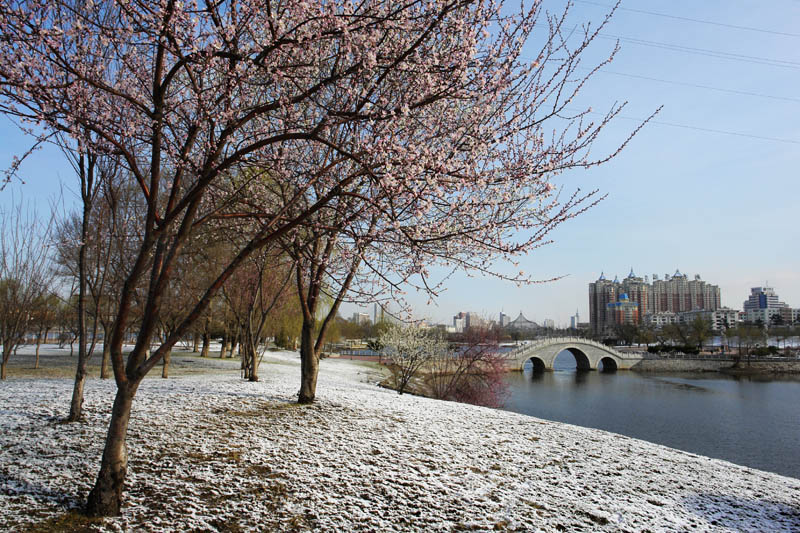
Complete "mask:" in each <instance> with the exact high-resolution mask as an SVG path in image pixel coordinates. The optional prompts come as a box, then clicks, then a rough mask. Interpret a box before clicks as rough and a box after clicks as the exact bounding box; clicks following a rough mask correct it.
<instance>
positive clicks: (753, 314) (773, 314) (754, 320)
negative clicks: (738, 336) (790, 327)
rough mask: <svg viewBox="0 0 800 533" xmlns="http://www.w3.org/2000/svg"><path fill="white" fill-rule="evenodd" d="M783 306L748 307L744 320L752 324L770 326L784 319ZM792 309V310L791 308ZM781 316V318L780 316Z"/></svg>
mask: <svg viewBox="0 0 800 533" xmlns="http://www.w3.org/2000/svg"><path fill="white" fill-rule="evenodd" d="M782 310H783V308H781V307H766V308H764V309H748V310H747V311H745V312H744V321H745V322H748V323H750V324H761V325H763V326H769V325H771V324H773V323H774V322H775V321H778V320H783V317H782V316H781V311H782ZM790 311H791V310H790ZM778 317H780V319H779V318H778Z"/></svg>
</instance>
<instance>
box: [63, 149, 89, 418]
mask: <svg viewBox="0 0 800 533" xmlns="http://www.w3.org/2000/svg"><path fill="white" fill-rule="evenodd" d="M80 166H81V187H82V191H83V192H82V195H83V220H82V222H81V246H80V249H79V251H78V366H77V369H76V370H75V386H74V387H73V388H72V401H71V402H70V405H69V416H68V417H67V422H76V421H78V420H79V419H80V417H81V412H82V411H83V388H84V386H85V385H86V365H87V364H88V362H89V358H88V356H87V355H88V354H87V353H86V236H87V235H88V234H89V212H90V211H91V203H90V200H89V199H88V198H89V197H88V192H90V189H91V187H92V182H91V181H88V182H87V176H86V175H85V174H84V167H83V156H81V160H80ZM91 172H92V169H91V166H90V168H89V173H90V175H91ZM89 179H91V178H89ZM71 350H72V345H71V344H70V351H71Z"/></svg>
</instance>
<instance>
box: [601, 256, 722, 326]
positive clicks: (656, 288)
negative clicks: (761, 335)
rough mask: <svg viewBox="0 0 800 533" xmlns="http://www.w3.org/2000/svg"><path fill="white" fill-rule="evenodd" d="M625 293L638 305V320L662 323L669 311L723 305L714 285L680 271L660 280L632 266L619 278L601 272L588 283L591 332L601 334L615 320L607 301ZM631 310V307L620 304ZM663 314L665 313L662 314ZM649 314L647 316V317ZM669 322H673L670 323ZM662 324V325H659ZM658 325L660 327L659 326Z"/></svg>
mask: <svg viewBox="0 0 800 533" xmlns="http://www.w3.org/2000/svg"><path fill="white" fill-rule="evenodd" d="M622 294H625V295H627V302H628V303H629V304H632V303H635V304H636V307H637V314H638V318H637V320H639V319H641V320H642V322H645V323H647V322H650V323H653V324H661V323H663V322H667V321H670V320H672V318H671V316H672V315H670V313H674V314H678V313H683V312H686V311H693V310H698V309H702V310H716V309H719V308H720V307H722V305H721V296H720V290H719V287H718V286H717V285H711V284H710V283H707V282H705V281H703V280H702V279H700V276H695V277H694V279H692V280H690V279H689V278H688V276H686V275H685V274H681V272H680V271H679V270H676V271H675V274H673V275H672V276H670V275H668V274H667V275H665V276H664V279H660V278H659V277H658V274H653V280H652V282H651V281H650V280H649V279H648V277H647V276H645V277H644V278H641V277H639V276H637V275H636V274H634V272H633V269H631V271H630V274H628V277H627V278H625V279H624V280H622V281H619V279H617V278H614V281H609V280H607V279H606V277H605V275H604V274H603V273H601V274H600V277H599V278H598V279H597V281H595V282H593V283H590V284H589V323H590V324H591V328H592V333H594V334H603V333H605V332H607V331H608V330H609V329H610V328H611V327H612V326H613V325H614V324H616V323H617V322H614V321H612V318H613V317H615V316H616V315H614V312H616V311H618V310H619V309H621V308H615V311H614V312H612V313H611V314H609V311H608V310H609V304H611V303H617V302H618V301H619V296H620V295H622ZM622 307H624V308H626V309H628V312H629V314H630V313H632V312H633V311H632V310H633V308H632V307H631V306H629V305H628V306H622ZM665 313H666V314H665ZM649 315H652V316H651V317H650V318H649V319H648V318H646V317H648V316H649ZM670 323H672V322H670ZM661 325H663V324H661ZM659 327H660V326H659Z"/></svg>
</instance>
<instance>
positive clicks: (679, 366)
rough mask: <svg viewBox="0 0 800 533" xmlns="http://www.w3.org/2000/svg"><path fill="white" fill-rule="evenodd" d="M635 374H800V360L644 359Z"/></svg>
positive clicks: (636, 367)
mask: <svg viewBox="0 0 800 533" xmlns="http://www.w3.org/2000/svg"><path fill="white" fill-rule="evenodd" d="M631 370H633V371H635V372H666V373H671V372H722V373H729V374H742V375H779V374H800V360H797V359H788V360H770V361H764V360H758V359H755V360H752V361H750V362H749V363H748V362H747V360H741V361H739V362H738V364H737V362H736V361H734V360H733V359H720V358H717V359H712V358H703V357H697V358H691V359H690V358H680V359H667V358H664V359H643V360H641V361H639V362H638V363H636V364H635V365H633V367H631Z"/></svg>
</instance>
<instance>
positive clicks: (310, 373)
mask: <svg viewBox="0 0 800 533" xmlns="http://www.w3.org/2000/svg"><path fill="white" fill-rule="evenodd" d="M318 371H319V359H318V358H317V354H316V351H315V350H314V324H313V321H312V322H311V323H309V322H308V321H306V320H303V328H302V330H301V332H300V393H299V394H298V396H297V401H298V402H299V403H312V402H313V401H314V397H315V395H316V393H317V373H318Z"/></svg>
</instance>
